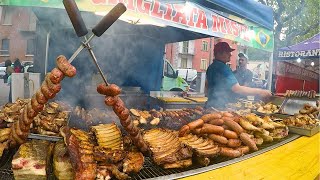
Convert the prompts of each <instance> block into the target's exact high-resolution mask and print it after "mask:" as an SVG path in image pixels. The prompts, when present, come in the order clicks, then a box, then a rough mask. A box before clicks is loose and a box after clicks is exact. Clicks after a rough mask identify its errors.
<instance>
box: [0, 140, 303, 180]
mask: <svg viewBox="0 0 320 180" xmlns="http://www.w3.org/2000/svg"><path fill="white" fill-rule="evenodd" d="M298 137H299V136H297V135H294V134H289V136H287V137H285V138H283V139H282V140H280V141H275V142H272V143H269V144H264V145H262V146H260V147H259V151H257V152H254V153H251V154H248V155H245V156H243V157H244V158H250V157H251V156H254V155H258V154H261V153H263V152H265V151H267V150H270V147H271V146H276V145H279V146H281V145H283V144H285V143H288V142H290V141H292V140H294V139H296V138H298ZM276 147H277V146H276ZM15 152H16V150H15V151H7V150H6V151H5V152H4V154H3V156H2V158H1V161H0V179H1V180H13V179H14V178H13V173H12V170H11V161H12V158H13V155H14V153H15ZM237 159H238V158H236V159H232V158H227V157H220V156H219V157H216V158H213V159H212V161H211V163H210V165H213V166H214V167H213V166H211V167H203V166H200V165H197V164H194V165H192V166H190V167H188V168H183V169H163V168H161V167H160V166H157V165H155V164H154V163H153V162H152V159H151V158H149V157H145V163H144V165H143V169H142V170H141V171H140V172H139V173H138V174H133V175H131V179H133V180H140V179H149V178H161V179H174V178H180V177H185V176H189V175H193V174H197V173H201V172H205V171H209V170H213V169H216V168H220V167H223V166H225V165H229V164H232V163H234V162H238V161H239V160H238V161H237ZM222 164H223V165H222ZM210 165H209V166H210ZM199 168H201V169H199ZM50 172H51V173H50V174H49V175H48V179H49V180H51V179H52V180H54V179H55V178H54V175H53V169H52V166H51V169H50ZM178 174H179V175H178ZM176 175H177V176H176Z"/></svg>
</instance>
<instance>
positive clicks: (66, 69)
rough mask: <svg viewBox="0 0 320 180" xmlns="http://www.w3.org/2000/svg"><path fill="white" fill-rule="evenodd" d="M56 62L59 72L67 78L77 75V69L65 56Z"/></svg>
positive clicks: (61, 56)
mask: <svg viewBox="0 0 320 180" xmlns="http://www.w3.org/2000/svg"><path fill="white" fill-rule="evenodd" d="M56 61H57V66H58V68H59V70H61V71H62V72H63V74H64V75H65V76H68V77H73V76H75V75H76V74H77V70H76V68H75V67H74V66H72V65H71V64H70V63H69V62H68V60H67V58H66V57H65V56H63V55H60V56H58V57H57V60H56Z"/></svg>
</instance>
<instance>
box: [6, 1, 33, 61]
mask: <svg viewBox="0 0 320 180" xmlns="http://www.w3.org/2000/svg"><path fill="white" fill-rule="evenodd" d="M0 15H1V16H0V62H4V61H5V60H7V59H10V60H11V61H14V60H15V59H16V58H19V59H20V60H21V61H33V56H34V54H35V52H34V51H35V48H34V45H35V37H36V36H35V30H36V22H37V18H36V16H35V15H34V13H33V12H32V11H31V10H30V9H27V8H21V7H8V6H0Z"/></svg>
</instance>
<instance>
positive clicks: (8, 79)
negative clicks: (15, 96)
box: [4, 59, 14, 102]
mask: <svg viewBox="0 0 320 180" xmlns="http://www.w3.org/2000/svg"><path fill="white" fill-rule="evenodd" d="M11 64H12V62H11V61H10V60H9V59H8V60H6V61H5V63H4V65H5V67H6V77H5V81H4V82H5V83H7V85H8V86H10V88H9V102H12V94H11V74H12V73H14V70H13V68H12V66H11Z"/></svg>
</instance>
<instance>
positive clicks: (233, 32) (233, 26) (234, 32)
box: [231, 21, 239, 36]
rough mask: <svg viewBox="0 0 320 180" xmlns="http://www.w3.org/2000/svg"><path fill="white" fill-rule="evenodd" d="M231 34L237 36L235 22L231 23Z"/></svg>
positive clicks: (237, 27)
mask: <svg viewBox="0 0 320 180" xmlns="http://www.w3.org/2000/svg"><path fill="white" fill-rule="evenodd" d="M231 28H232V34H233V35H234V36H239V25H238V23H236V22H235V21H231Z"/></svg>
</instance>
